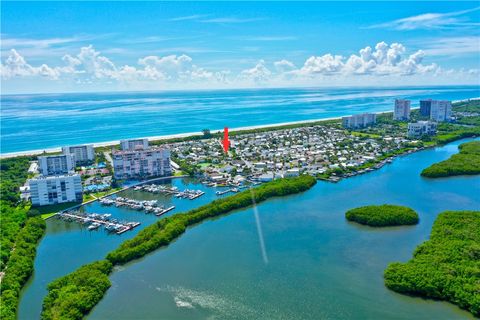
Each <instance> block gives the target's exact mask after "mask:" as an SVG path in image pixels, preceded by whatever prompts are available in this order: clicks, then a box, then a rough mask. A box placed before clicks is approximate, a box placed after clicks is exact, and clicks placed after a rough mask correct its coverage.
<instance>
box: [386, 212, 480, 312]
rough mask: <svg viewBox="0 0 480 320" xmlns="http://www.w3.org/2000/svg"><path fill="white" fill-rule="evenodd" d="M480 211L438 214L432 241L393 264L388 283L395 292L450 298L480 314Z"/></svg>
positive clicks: (390, 268) (442, 298) (431, 237)
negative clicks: (407, 258)
mask: <svg viewBox="0 0 480 320" xmlns="http://www.w3.org/2000/svg"><path fill="white" fill-rule="evenodd" d="M479 230H480V211H446V212H443V213H441V214H440V215H438V217H437V219H436V221H435V223H434V224H433V227H432V232H431V234H430V240H428V241H426V242H424V243H423V244H421V245H420V246H418V247H417V249H416V250H415V251H414V253H413V258H412V259H411V260H410V261H408V262H406V263H400V262H395V263H391V264H390V265H389V266H388V267H387V269H386V270H385V273H384V278H385V285H386V286H387V288H389V289H391V290H394V291H396V292H399V293H402V294H407V295H415V296H422V297H426V298H432V299H441V300H446V301H450V302H451V303H454V304H456V305H458V306H459V307H460V308H463V309H466V310H468V311H470V312H471V313H472V314H473V315H474V316H476V317H479V316H480V299H479V294H478V293H479V291H478V290H479V272H478V271H479V270H480V269H479V267H480V246H479V244H480V232H478V231H479Z"/></svg>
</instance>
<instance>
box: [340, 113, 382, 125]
mask: <svg viewBox="0 0 480 320" xmlns="http://www.w3.org/2000/svg"><path fill="white" fill-rule="evenodd" d="M376 121H377V115H376V114H375V113H361V114H356V115H353V116H348V117H342V124H343V127H344V128H363V127H366V126H368V125H371V124H374V123H375V122H376Z"/></svg>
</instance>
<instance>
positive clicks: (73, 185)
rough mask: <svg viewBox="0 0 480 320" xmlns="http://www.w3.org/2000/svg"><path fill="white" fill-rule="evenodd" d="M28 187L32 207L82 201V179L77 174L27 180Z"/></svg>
mask: <svg viewBox="0 0 480 320" xmlns="http://www.w3.org/2000/svg"><path fill="white" fill-rule="evenodd" d="M28 185H29V187H30V199H31V201H32V205H34V206H45V205H51V204H57V203H64V202H74V201H75V202H81V201H82V200H83V194H82V179H81V178H80V175H78V174H66V175H57V176H39V177H37V178H33V179H29V180H28Z"/></svg>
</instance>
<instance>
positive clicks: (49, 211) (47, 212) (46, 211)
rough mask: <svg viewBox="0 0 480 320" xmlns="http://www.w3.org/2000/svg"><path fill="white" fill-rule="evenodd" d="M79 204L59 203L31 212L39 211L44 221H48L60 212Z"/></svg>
mask: <svg viewBox="0 0 480 320" xmlns="http://www.w3.org/2000/svg"><path fill="white" fill-rule="evenodd" d="M78 204H79V203H78V202H67V203H59V204H52V205H49V206H41V207H32V208H31V210H35V211H38V212H39V213H40V215H41V217H42V218H43V219H47V218H48V217H51V216H53V215H54V214H55V213H57V212H59V211H62V210H65V209H68V208H71V207H74V206H76V205H78Z"/></svg>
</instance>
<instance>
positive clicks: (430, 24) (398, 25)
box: [368, 7, 480, 30]
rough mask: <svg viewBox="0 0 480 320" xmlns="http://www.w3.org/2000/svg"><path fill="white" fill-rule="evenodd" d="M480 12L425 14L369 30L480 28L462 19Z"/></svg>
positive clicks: (375, 26)
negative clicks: (466, 15)
mask: <svg viewBox="0 0 480 320" xmlns="http://www.w3.org/2000/svg"><path fill="white" fill-rule="evenodd" d="M478 10H480V7H476V8H472V9H468V10H462V11H455V12H447V13H424V14H419V15H416V16H411V17H407V18H402V19H398V20H394V21H390V22H386V23H381V24H376V25H372V26H369V27H368V28H392V29H395V30H415V29H445V28H465V27H475V26H479V25H480V23H478V22H470V20H469V19H468V18H467V17H461V16H463V15H465V14H467V13H470V12H474V11H478Z"/></svg>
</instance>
